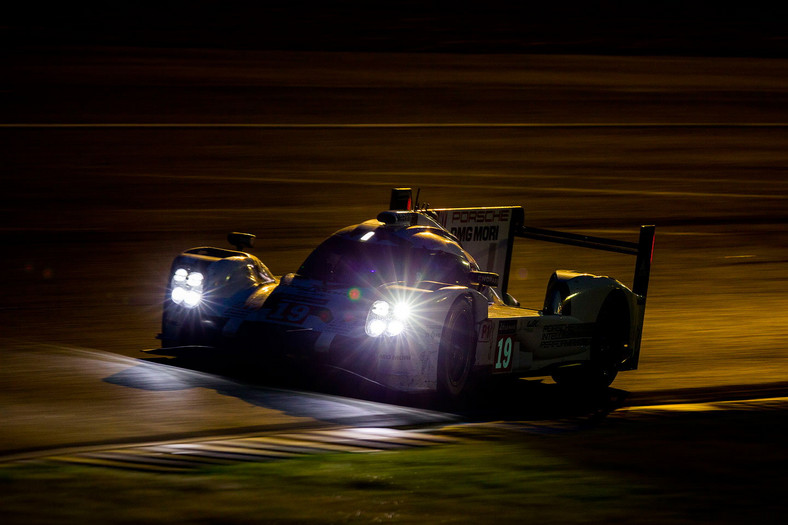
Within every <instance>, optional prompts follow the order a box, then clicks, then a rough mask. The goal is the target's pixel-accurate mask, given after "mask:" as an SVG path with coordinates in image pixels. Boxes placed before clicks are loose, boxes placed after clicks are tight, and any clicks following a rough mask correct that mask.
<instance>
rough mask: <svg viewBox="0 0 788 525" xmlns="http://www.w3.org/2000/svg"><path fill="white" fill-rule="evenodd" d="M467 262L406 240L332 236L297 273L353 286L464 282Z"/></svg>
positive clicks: (466, 276)
mask: <svg viewBox="0 0 788 525" xmlns="http://www.w3.org/2000/svg"><path fill="white" fill-rule="evenodd" d="M469 271H470V264H469V263H468V261H466V260H464V259H462V258H461V257H458V256H456V255H452V254H448V253H446V252H440V251H430V250H426V249H421V248H414V247H412V246H410V245H409V244H404V245H400V246H395V245H393V244H382V243H367V242H359V241H353V240H350V239H347V238H345V237H340V236H334V237H330V238H328V239H327V240H326V241H325V242H323V244H321V245H320V246H318V247H317V248H316V249H315V251H313V252H312V254H311V255H310V256H309V257H307V259H306V261H304V264H302V265H301V268H300V269H299V270H298V274H299V275H301V276H302V277H306V278H309V279H317V280H321V281H324V282H328V283H338V284H348V285H353V286H371V287H374V286H378V285H380V284H383V283H391V282H402V281H404V282H406V283H415V282H418V281H436V282H440V283H448V284H462V285H465V286H467V285H468V283H469V281H468V272H469Z"/></svg>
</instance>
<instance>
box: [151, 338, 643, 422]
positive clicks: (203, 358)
mask: <svg viewBox="0 0 788 525" xmlns="http://www.w3.org/2000/svg"><path fill="white" fill-rule="evenodd" d="M148 353H149V355H151V357H150V358H147V359H145V360H146V361H149V362H155V363H161V364H167V365H170V366H175V367H179V368H184V369H188V370H195V371H199V372H206V373H210V374H214V375H218V376H222V377H225V378H227V379H230V380H233V381H237V382H240V383H244V384H248V385H250V386H254V387H264V388H280V389H290V390H303V391H307V392H317V393H322V394H329V395H337V396H343V397H350V398H356V399H363V400H367V401H375V402H380V403H388V404H394V405H401V406H409V407H414V408H421V409H430V410H439V411H442V412H452V413H455V414H457V415H459V416H460V417H461V418H462V419H463V420H465V421H469V422H485V421H540V420H556V419H567V418H579V419H585V420H588V421H589V422H593V421H595V420H599V419H602V418H604V417H605V416H606V415H607V414H609V413H610V412H612V411H614V410H616V409H618V408H621V407H622V406H624V405H626V403H627V400H628V399H629V393H628V392H626V391H623V390H618V389H615V388H607V389H603V390H600V391H597V392H578V391H573V390H569V389H566V388H564V387H561V386H559V385H556V384H554V383H546V382H543V381H542V380H540V379H528V380H507V381H498V382H489V383H485V384H479V385H477V388H475V389H474V391H473V394H472V395H469V396H467V397H466V398H465V399H462V400H460V401H446V400H442V399H440V398H439V397H438V396H436V395H434V394H409V393H402V392H396V391H393V390H391V389H388V388H386V387H384V386H382V385H379V384H377V383H375V382H373V381H370V380H368V379H366V378H363V377H361V376H359V375H357V374H354V373H352V372H349V371H347V370H342V369H338V368H333V367H327V366H322V367H316V366H308V367H307V366H301V365H299V364H294V363H292V362H280V363H275V364H274V363H271V362H270V361H269V360H266V361H265V362H262V361H261V360H259V359H255V358H254V357H251V356H249V355H248V354H244V353H241V352H227V351H225V350H217V349H214V348H208V347H184V348H169V349H162V350H154V351H149V352H148ZM219 353H220V355H217V354H219ZM154 356H155V357H154Z"/></svg>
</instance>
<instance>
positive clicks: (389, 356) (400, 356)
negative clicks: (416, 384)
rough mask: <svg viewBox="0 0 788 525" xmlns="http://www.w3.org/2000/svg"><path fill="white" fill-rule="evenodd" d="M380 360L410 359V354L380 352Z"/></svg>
mask: <svg viewBox="0 0 788 525" xmlns="http://www.w3.org/2000/svg"><path fill="white" fill-rule="evenodd" d="M380 359H381V360H382V361H410V354H381V356H380Z"/></svg>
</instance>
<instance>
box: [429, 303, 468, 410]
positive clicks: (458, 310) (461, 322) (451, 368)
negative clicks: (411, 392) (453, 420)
mask: <svg viewBox="0 0 788 525" xmlns="http://www.w3.org/2000/svg"><path fill="white" fill-rule="evenodd" d="M473 327H474V323H473V308H472V305H471V300H470V298H468V297H461V298H459V299H457V300H456V301H455V302H454V304H453V305H452V307H451V309H450V310H449V314H448V316H447V317H446V322H445V323H444V325H443V332H442V333H441V342H440V348H439V350H438V378H437V379H438V381H437V390H438V394H439V395H440V396H441V398H442V399H443V400H446V401H452V402H453V401H458V400H460V399H461V398H462V397H463V396H464V395H465V394H467V392H468V389H469V388H468V387H469V385H470V382H471V369H472V367H473V361H474V350H475V348H476V335H475V332H474V328H473Z"/></svg>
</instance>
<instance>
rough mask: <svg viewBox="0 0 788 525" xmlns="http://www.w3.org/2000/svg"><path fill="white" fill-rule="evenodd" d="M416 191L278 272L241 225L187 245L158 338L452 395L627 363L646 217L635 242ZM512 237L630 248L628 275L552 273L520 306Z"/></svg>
mask: <svg viewBox="0 0 788 525" xmlns="http://www.w3.org/2000/svg"><path fill="white" fill-rule="evenodd" d="M412 202H413V201H412V192H411V190H410V189H409V188H396V189H394V190H393V191H392V195H391V203H390V206H389V208H390V209H389V210H387V211H383V212H381V213H380V214H379V215H378V216H377V218H376V219H372V220H368V221H366V222H362V223H361V224H357V225H354V226H349V227H347V228H343V229H341V230H339V231H337V232H336V233H334V234H333V235H332V236H331V237H329V238H328V239H326V240H325V241H324V242H323V243H322V244H320V245H319V246H318V247H317V248H316V249H315V250H314V251H313V252H312V253H311V254H310V255H309V256H308V257H307V258H306V260H305V261H304V263H303V264H302V265H301V266H300V268H298V270H297V271H296V272H294V273H290V274H287V275H285V276H283V277H281V278H279V277H275V276H273V275H272V274H271V272H270V271H269V270H268V268H267V267H266V266H265V265H264V264H263V263H262V262H261V261H260V260H259V259H258V258H257V257H255V256H254V255H251V254H249V253H247V252H246V251H243V250H244V249H246V248H251V246H252V240H253V238H254V236H253V235H251V234H244V233H231V234H230V235H229V236H228V240H229V241H230V243H231V244H233V245H235V247H236V250H229V249H223V248H214V247H199V248H192V249H190V250H186V251H185V252H183V253H181V254H180V255H178V256H177V257H176V258H175V260H174V262H173V264H172V269H171V272H170V275H169V279H168V285H167V292H166V297H165V301H164V308H163V316H162V332H161V334H159V336H158V337H159V339H161V340H162V342H163V345H162V346H163V347H165V348H166V347H174V346H188V345H203V346H212V347H236V348H237V347H241V348H245V349H248V350H250V351H252V352H257V353H261V354H262V355H267V356H271V358H272V359H271V361H272V362H273V361H274V359H273V358H274V357H280V356H283V355H287V356H291V357H294V358H296V359H298V358H301V359H303V360H304V361H305V362H308V363H323V364H326V365H329V366H333V367H337V368H340V369H344V370H347V371H350V372H352V373H355V374H359V375H361V376H363V377H365V378H367V379H368V380H370V381H373V382H376V383H378V384H380V385H383V386H385V387H387V388H390V389H394V390H398V391H406V392H418V391H436V392H438V393H440V394H441V395H443V396H446V397H448V398H450V399H456V398H459V397H460V396H462V395H464V394H465V393H466V392H467V391H468V390H469V389H471V388H472V386H473V385H475V384H478V382H477V381H476V380H477V379H480V378H490V377H492V376H498V375H500V376H510V377H512V376H514V377H530V376H551V377H553V379H554V380H555V381H556V382H557V383H559V384H564V385H569V386H574V387H582V388H585V387H589V388H594V387H606V386H607V385H609V384H610V383H611V382H612V381H613V379H614V378H615V377H616V374H617V373H618V372H619V371H622V370H633V369H635V368H637V366H638V357H639V353H640V340H641V334H642V330H643V318H644V311H645V306H646V293H647V288H648V281H649V274H650V267H651V257H652V253H653V247H654V244H653V241H654V231H655V228H654V226H642V227H641V229H640V237H639V242H637V243H632V242H624V241H617V240H612V239H605V238H600V237H589V236H584V235H577V234H572V233H566V232H558V231H553V230H544V229H537V228H531V227H527V226H524V225H523V219H524V212H523V208H522V207H519V206H502V207H487V208H443V209H428V208H427V207H419V206H418V205H415V206H414V205H413V204H412ZM516 237H524V238H530V239H538V240H543V241H551V242H559V243H565V244H571V245H576V246H584V247H589V248H595V249H601V250H607V251H613V252H619V253H624V254H630V255H635V256H636V258H637V261H636V263H635V277H634V283H633V286H632V288H628V287H627V286H625V285H624V284H622V283H621V282H619V281H617V280H615V279H612V278H610V277H602V276H596V275H590V274H586V273H579V272H575V271H568V270H558V271H556V272H555V273H554V274H553V275H552V277H551V278H550V279H549V282H548V283H547V291H546V294H545V300H544V305H543V307H542V308H533V309H531V308H523V307H520V306H519V303H518V302H517V301H516V300H514V299H513V298H512V297H511V295H509V294H508V292H507V287H508V278H509V269H510V263H511V256H512V248H513V243H514V239H515V238H516Z"/></svg>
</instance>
